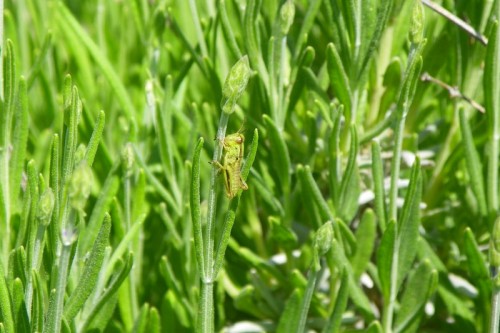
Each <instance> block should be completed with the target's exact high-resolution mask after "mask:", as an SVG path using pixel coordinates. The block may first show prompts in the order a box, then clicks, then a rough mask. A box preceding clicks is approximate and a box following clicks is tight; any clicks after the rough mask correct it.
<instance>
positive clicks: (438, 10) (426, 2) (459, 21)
mask: <svg viewBox="0 0 500 333" xmlns="http://www.w3.org/2000/svg"><path fill="white" fill-rule="evenodd" d="M421 1H422V3H423V4H424V5H426V6H427V7H429V8H430V9H432V10H433V11H435V12H436V13H438V14H439V15H441V16H443V17H444V18H446V19H447V20H449V21H451V22H453V23H454V24H456V25H457V26H458V27H459V28H460V29H462V30H464V31H465V32H467V33H468V34H469V35H471V36H472V37H474V38H475V39H477V40H478V41H479V42H480V43H481V44H483V45H487V44H488V39H487V38H486V37H485V36H483V35H482V34H481V33H480V32H479V31H477V30H476V29H474V28H473V27H472V26H470V25H469V24H467V23H466V22H465V21H463V20H462V19H460V18H459V17H458V16H456V15H454V14H452V13H451V12H449V11H448V10H446V9H444V8H443V7H441V6H440V5H438V4H437V3H435V2H432V1H430V0H421Z"/></svg>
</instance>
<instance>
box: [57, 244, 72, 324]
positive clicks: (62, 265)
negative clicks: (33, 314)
mask: <svg viewBox="0 0 500 333" xmlns="http://www.w3.org/2000/svg"><path fill="white" fill-rule="evenodd" d="M70 255H71V245H67V244H64V243H63V246H62V249H61V256H60V257H59V270H58V272H57V282H56V305H55V306H56V311H55V314H56V317H55V319H54V330H53V332H54V333H58V332H61V320H62V315H63V302H64V294H65V292H66V280H67V272H68V265H69V257H70Z"/></svg>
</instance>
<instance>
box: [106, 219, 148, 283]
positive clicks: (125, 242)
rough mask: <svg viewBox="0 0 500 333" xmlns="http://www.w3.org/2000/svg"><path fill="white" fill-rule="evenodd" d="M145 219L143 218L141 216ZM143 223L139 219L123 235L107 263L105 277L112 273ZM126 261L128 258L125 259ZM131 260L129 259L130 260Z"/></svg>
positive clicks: (142, 220)
mask: <svg viewBox="0 0 500 333" xmlns="http://www.w3.org/2000/svg"><path fill="white" fill-rule="evenodd" d="M143 218H145V216H143ZM143 223H144V219H141V220H139V221H136V222H134V224H133V226H132V228H130V230H129V231H128V232H127V233H126V234H125V236H124V237H123V239H122V240H121V242H120V244H118V246H117V247H116V250H115V252H113V255H112V256H111V258H110V259H109V261H108V264H107V265H106V266H107V270H106V277H109V276H110V275H111V273H112V270H113V267H114V266H115V264H116V262H118V260H120V259H119V258H120V257H121V256H122V254H123V253H125V251H126V250H127V247H128V245H129V243H130V242H131V241H132V240H133V239H135V237H137V235H138V233H139V230H141V227H142V224H143ZM126 258H127V259H128V257H126ZM130 260H131V259H130Z"/></svg>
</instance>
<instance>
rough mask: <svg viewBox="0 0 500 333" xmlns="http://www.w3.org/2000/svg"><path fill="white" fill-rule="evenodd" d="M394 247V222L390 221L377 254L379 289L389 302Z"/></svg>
mask: <svg viewBox="0 0 500 333" xmlns="http://www.w3.org/2000/svg"><path fill="white" fill-rule="evenodd" d="M395 246H396V222H395V221H393V220H391V221H389V223H388V224H387V228H385V231H384V234H383V235H382V240H381V241H380V245H379V248H378V252H377V269H378V277H379V279H380V288H381V289H382V295H383V296H384V300H385V301H386V302H389V294H390V290H391V271H392V264H393V259H394V258H393V254H394V251H395Z"/></svg>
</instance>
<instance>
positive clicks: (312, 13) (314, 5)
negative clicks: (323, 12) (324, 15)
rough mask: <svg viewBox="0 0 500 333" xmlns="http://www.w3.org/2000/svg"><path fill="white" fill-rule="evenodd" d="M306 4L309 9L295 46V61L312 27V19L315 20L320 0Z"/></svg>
mask: <svg viewBox="0 0 500 333" xmlns="http://www.w3.org/2000/svg"><path fill="white" fill-rule="evenodd" d="M308 4H309V7H308V8H307V12H306V15H305V17H304V20H303V21H302V25H301V27H300V32H299V36H298V40H297V44H296V45H295V53H294V56H293V58H294V59H295V60H296V59H297V58H298V57H299V55H300V52H302V45H303V44H304V43H305V42H306V41H307V35H308V34H309V32H310V31H311V28H312V27H313V24H314V19H315V18H316V15H317V14H318V11H319V8H320V6H321V0H312V1H310V2H308Z"/></svg>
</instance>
